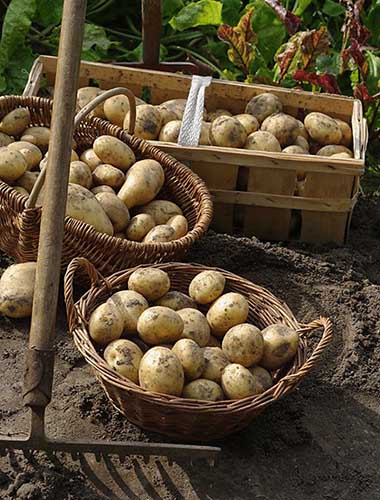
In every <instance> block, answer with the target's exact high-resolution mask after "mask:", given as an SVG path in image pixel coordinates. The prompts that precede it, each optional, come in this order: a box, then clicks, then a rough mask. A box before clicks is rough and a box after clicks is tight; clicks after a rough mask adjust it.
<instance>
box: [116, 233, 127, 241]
mask: <svg viewBox="0 0 380 500" xmlns="http://www.w3.org/2000/svg"><path fill="white" fill-rule="evenodd" d="M114 237H115V238H120V239H121V240H126V239H127V238H126V236H125V234H124V233H114Z"/></svg>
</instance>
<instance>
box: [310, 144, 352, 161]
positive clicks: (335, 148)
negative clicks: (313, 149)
mask: <svg viewBox="0 0 380 500" xmlns="http://www.w3.org/2000/svg"><path fill="white" fill-rule="evenodd" d="M341 153H346V154H347V155H349V156H350V158H352V157H353V154H352V151H350V150H349V149H348V148H346V146H341V145H337V144H329V145H327V146H323V147H322V148H321V149H318V151H317V155H318V156H332V155H336V154H341Z"/></svg>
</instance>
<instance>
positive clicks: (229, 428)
mask: <svg viewBox="0 0 380 500" xmlns="http://www.w3.org/2000/svg"><path fill="white" fill-rule="evenodd" d="M153 267H159V268H160V269H163V270H164V271H166V272H167V273H168V274H169V276H170V280H171V284H172V288H173V289H175V290H179V291H182V292H185V293H187V291H188V286H189V283H190V281H191V280H192V278H193V277H194V276H195V275H196V274H198V273H199V272H201V271H204V270H205V269H210V268H206V267H204V266H201V265H199V264H182V263H166V264H158V265H154V266H153ZM83 269H84V270H85V271H86V273H87V274H88V275H89V276H90V278H91V282H92V287H91V288H90V290H89V291H88V292H87V293H86V294H85V295H83V297H82V298H81V299H80V300H79V301H78V302H77V303H75V304H74V297H73V293H74V289H73V282H74V277H75V274H76V272H77V271H78V270H83ZM218 270H219V271H220V272H222V273H223V275H224V276H225V278H226V291H234V292H240V293H242V294H243V295H244V296H245V297H246V298H247V299H248V302H249V319H248V320H249V321H250V322H252V323H253V324H255V325H257V326H258V327H259V328H264V327H266V326H268V325H270V324H273V323H279V322H281V323H285V324H287V325H289V326H290V327H293V328H295V329H297V330H298V331H299V333H300V343H299V348H298V352H297V355H296V356H295V359H294V360H293V362H292V363H291V364H290V366H288V367H286V368H285V369H282V370H280V371H278V372H277V373H276V374H275V377H274V378H275V385H274V386H273V387H271V388H270V389H268V390H267V391H266V392H264V393H263V394H260V395H257V396H251V397H247V398H245V399H241V400H238V401H232V400H228V401H218V402H215V403H214V402H205V401H197V400H191V399H183V398H178V397H175V396H169V395H165V394H158V393H152V392H148V391H146V390H145V389H143V388H141V387H139V386H138V385H136V384H134V383H133V382H131V381H129V380H128V379H126V378H124V377H122V376H120V375H119V374H118V373H117V372H115V371H113V370H112V369H111V368H110V367H109V366H108V365H107V363H106V362H105V361H104V359H103V358H102V356H101V352H100V351H99V350H97V349H96V348H95V346H94V345H93V343H92V341H91V339H90V336H89V334H88V331H87V322H88V319H89V317H90V314H91V313H92V311H93V310H94V309H95V308H96V307H97V306H98V305H99V304H100V303H102V302H104V301H105V300H106V299H107V298H108V297H109V296H110V295H111V294H112V293H114V292H116V291H118V290H120V289H126V288H127V282H128V278H129V276H130V275H131V273H132V272H133V271H134V269H130V270H127V271H121V272H118V273H116V274H113V275H112V276H110V277H108V278H107V279H104V278H102V277H101V276H100V274H99V273H98V272H97V271H96V269H95V268H94V266H93V265H92V264H90V263H89V262H88V261H87V260H85V259H81V258H78V259H74V260H73V261H72V262H71V263H70V265H69V267H68V269H67V272H66V275H65V301H66V308H67V315H68V320H69V327H70V331H71V333H72V334H73V337H74V342H75V345H76V346H77V348H78V349H79V351H80V352H81V353H82V355H83V356H84V358H85V359H86V361H87V362H88V363H89V364H90V365H91V366H92V367H93V369H94V371H95V374H96V377H97V378H98V380H99V381H100V383H101V384H102V386H103V388H104V390H105V392H106V394H107V396H108V398H109V399H110V401H111V402H112V404H113V405H114V407H115V408H116V409H117V410H118V411H120V412H121V413H122V414H123V415H125V416H126V417H127V418H128V420H130V421H131V422H133V423H134V424H136V425H138V426H140V427H142V428H143V429H146V430H150V431H155V432H159V433H162V434H165V435H167V436H170V437H172V438H180V439H182V440H186V441H188V442H196V441H198V442H201V441H203V442H204V441H212V440H215V439H220V438H223V437H225V436H227V435H229V434H231V433H234V432H236V431H238V430H240V429H242V428H244V427H246V426H247V425H248V424H249V423H250V422H251V421H252V420H253V419H254V418H255V417H256V416H257V415H258V414H259V413H261V412H262V411H263V410H264V409H265V408H266V407H267V406H268V405H270V404H271V403H273V402H274V401H276V400H277V399H280V398H281V397H283V396H285V395H286V394H289V393H290V392H291V391H293V390H294V389H295V387H296V386H297V385H298V384H299V382H300V381H301V380H302V378H303V377H305V375H306V374H307V373H308V372H309V371H310V370H311V369H312V368H313V367H314V366H315V364H316V363H317V361H318V359H319V357H320V356H321V354H322V352H323V351H324V349H325V348H326V347H327V345H328V344H329V343H330V341H331V340H332V324H331V322H330V320H329V319H326V318H320V319H318V320H316V321H313V322H312V323H310V324H308V325H300V324H299V323H298V322H297V320H296V319H295V317H294V316H293V314H292V312H291V311H290V310H289V308H288V307H287V305H286V304H284V303H283V302H280V301H279V300H278V299H277V298H276V297H275V296H274V295H272V294H271V293H270V292H269V291H268V290H265V289H264V288H261V287H259V286H257V285H254V284H253V283H251V282H249V281H247V280H246V279H243V278H241V277H239V276H236V275H235V274H231V273H229V272H227V271H223V270H221V269H218ZM319 328H322V329H323V333H322V338H321V340H320V341H319V343H318V345H317V347H316V348H315V350H314V351H313V352H312V353H311V355H309V354H308V349H307V341H306V335H307V334H309V333H310V332H314V330H317V329H319Z"/></svg>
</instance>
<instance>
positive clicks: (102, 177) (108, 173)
mask: <svg viewBox="0 0 380 500" xmlns="http://www.w3.org/2000/svg"><path fill="white" fill-rule="evenodd" d="M92 179H93V181H94V183H95V184H98V185H100V186H110V187H111V188H112V189H119V188H120V187H121V186H122V185H123V184H124V182H125V174H124V172H122V171H121V170H120V169H119V168H116V167H114V166H112V165H110V164H109V163H102V164H101V165H98V166H97V167H96V168H95V170H94V171H93V172H92Z"/></svg>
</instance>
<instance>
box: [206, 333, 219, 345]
mask: <svg viewBox="0 0 380 500" xmlns="http://www.w3.org/2000/svg"><path fill="white" fill-rule="evenodd" d="M206 347H220V348H222V343H221V341H220V339H217V338H216V337H214V335H210V338H209V341H208V342H207V346H206Z"/></svg>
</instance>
